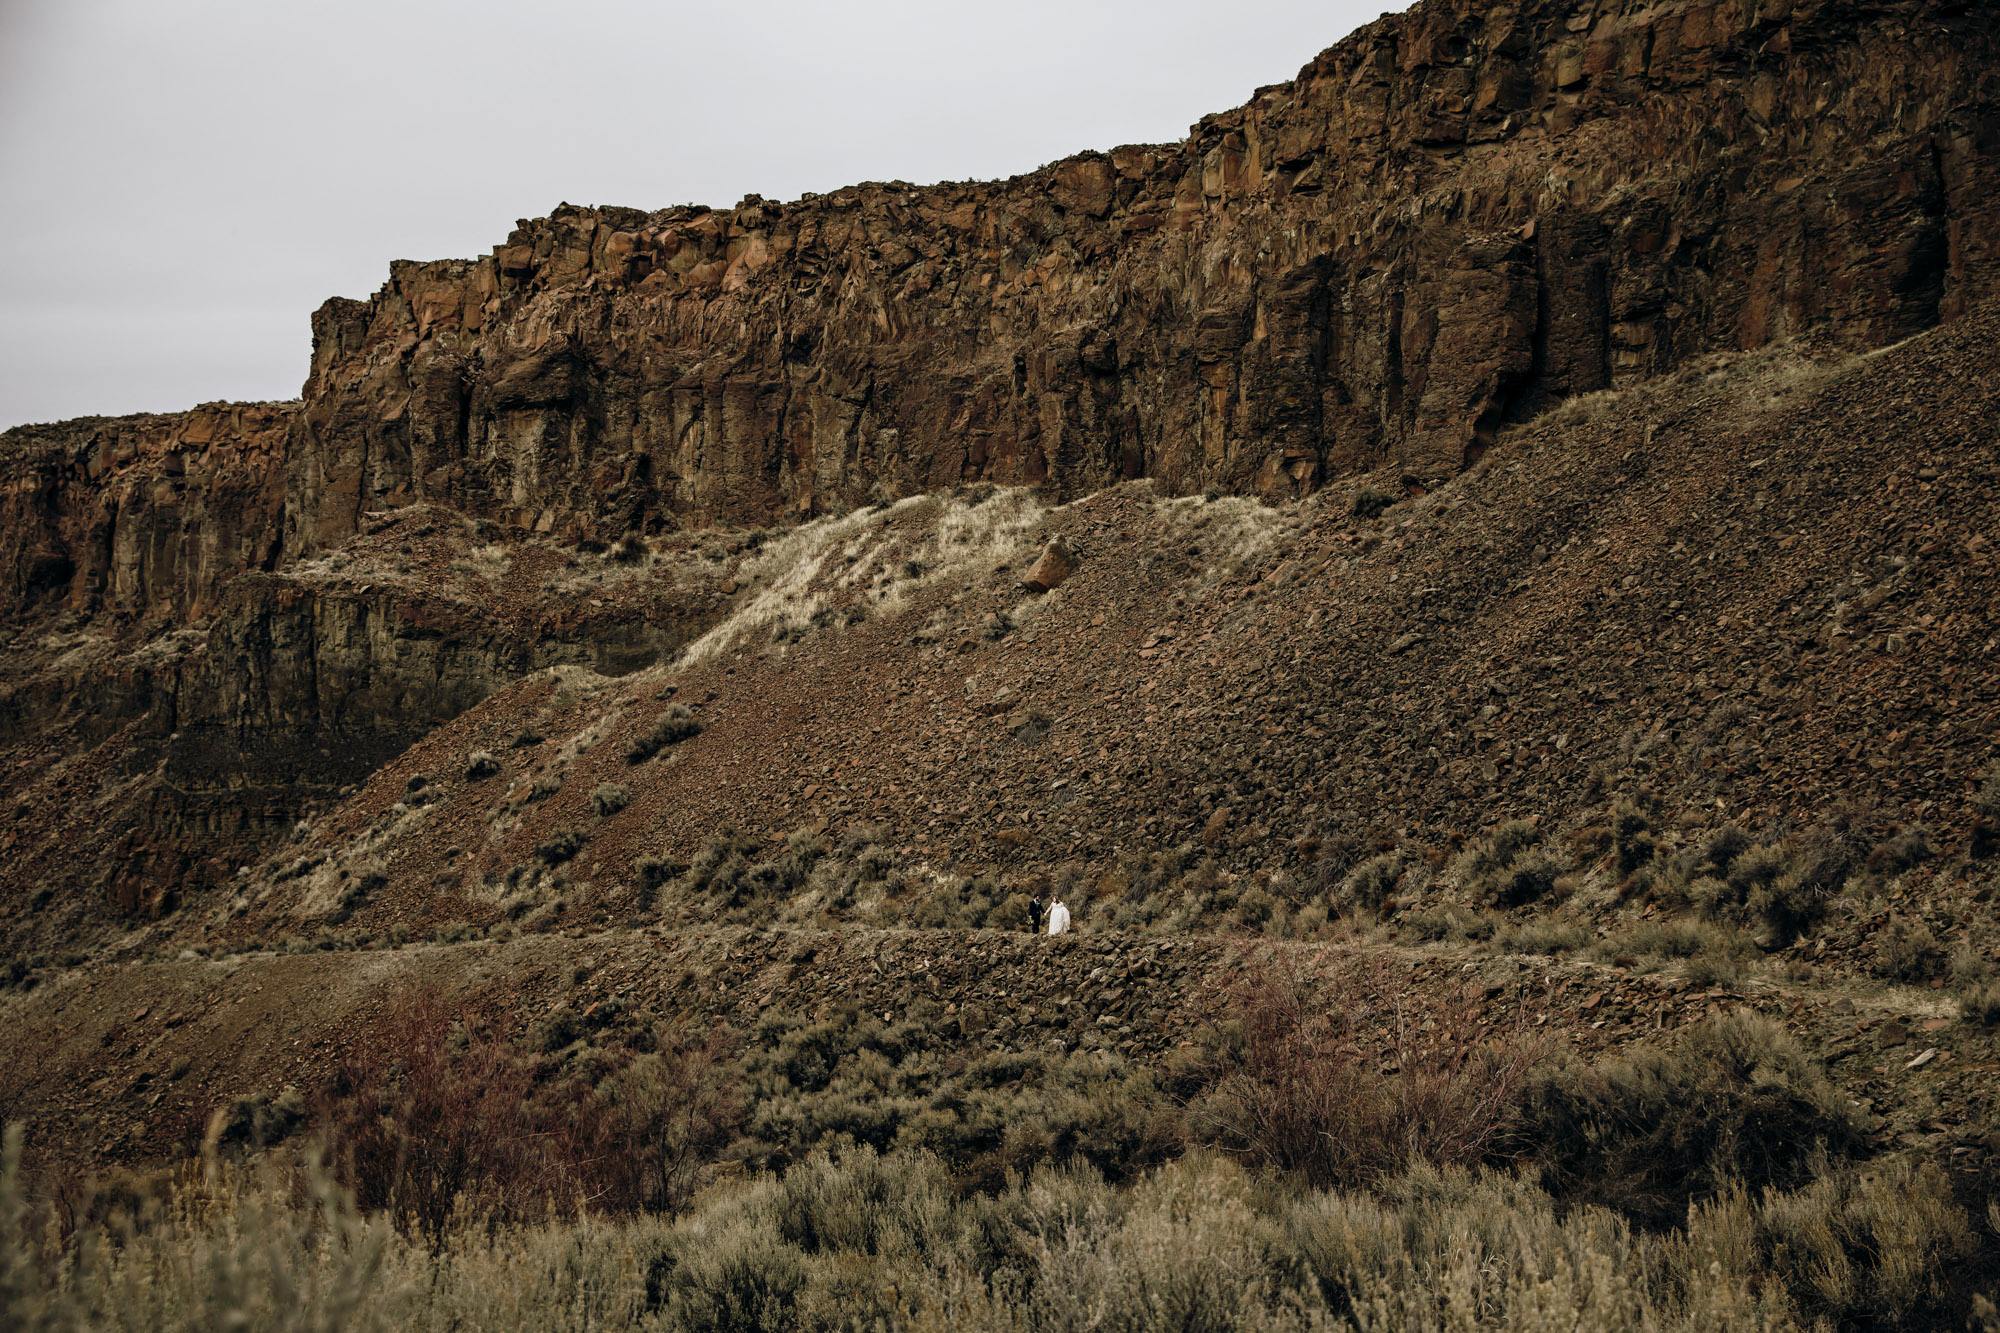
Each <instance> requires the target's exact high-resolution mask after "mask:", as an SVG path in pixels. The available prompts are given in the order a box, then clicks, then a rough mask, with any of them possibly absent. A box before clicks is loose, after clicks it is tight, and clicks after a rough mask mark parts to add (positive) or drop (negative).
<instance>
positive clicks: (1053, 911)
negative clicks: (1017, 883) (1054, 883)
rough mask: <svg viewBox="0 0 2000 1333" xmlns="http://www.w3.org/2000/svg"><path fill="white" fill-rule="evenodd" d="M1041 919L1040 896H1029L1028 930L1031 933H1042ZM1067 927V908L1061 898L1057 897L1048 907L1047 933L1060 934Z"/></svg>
mask: <svg viewBox="0 0 2000 1333" xmlns="http://www.w3.org/2000/svg"><path fill="white" fill-rule="evenodd" d="M1042 920H1043V917H1042V900H1041V899H1040V898H1030V899H1029V900H1028V930H1029V932H1030V933H1031V934H1035V935H1039V934H1041V933H1042ZM1068 929H1069V908H1067V907H1065V906H1064V905H1063V900H1062V899H1060V898H1057V899H1056V900H1055V901H1054V902H1051V903H1050V904H1049V907H1048V931H1049V934H1051V935H1060V934H1062V933H1063V932H1064V931H1065V930H1068Z"/></svg>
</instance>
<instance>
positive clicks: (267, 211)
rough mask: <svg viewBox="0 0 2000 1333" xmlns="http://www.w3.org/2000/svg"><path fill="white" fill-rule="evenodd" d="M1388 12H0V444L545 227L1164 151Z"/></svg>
mask: <svg viewBox="0 0 2000 1333" xmlns="http://www.w3.org/2000/svg"><path fill="white" fill-rule="evenodd" d="M1400 7H1401V5H1400V4H1398V3H1396V0H1359V2H1356V0H1319V2H1318V3H1306V2H1305V0H1230V2H1229V3H1218V0H1143V2H1141V0H1118V2H1117V3H1112V2H1111V0H1012V3H997V4H996V3H982V4H977V5H974V4H966V3H961V2H960V0H822V2H821V3H806V2H804V0H729V2H728V3H714V2H713V0H711V3H706V4H700V5H696V4H689V3H680V2H679V0H670V2H669V0H662V2H660V3H651V4H648V3H642V2H641V0H563V2H562V3H536V2H532V0H459V2H456V3H454V2H453V0H337V2H333V0H326V2H322V0H0V428H5V427H7V426H11V425H16V424H18V423H20V422H24V421H48V420H54V419H58V418H62V417H70V416H81V415H85V414H91V413H120V412H136V411H172V410H177V409H180V408H185V407H189V406H192V405H193V404H195V403H198V402H207V401H211V400H214V399H218V398H237V399H259V398H289V397H292V396H294V395H296V394H297V393H298V391H299V386H300V384H301V383H302V382H303V381H304V379H305V373H306V362H307V357H308V354H309V351H310V347H311V330H310V324H309V316H310V314H311V312H312V310H313V308H314V307H316V306H317V305H318V304H319V303H320V302H321V301H322V300H324V299H325V298H326V297H328V296H334V295H340V296H354V297H365V296H367V295H368V294H370V293H371V292H373V291H374V290H375V289H376V288H377V287H379V286H380V285H381V283H382V281H383V280H384V278H386V276H387V274H388V265H389V261H390V260H391V259H440V258H447V257H452V256H462V257H469V256H473V255H478V254H483V253H485V252H486V251H487V250H489V249H490V248H491V247H492V246H493V245H495V244H497V243H499V242H500V241H502V240H504V239H505V238H506V235H507V232H508V231H509V229H510V228H511V227H512V226H513V224H514V220H515V219H516V218H522V217H534V216H540V215H542V214H545V213H547V212H548V211H549V210H550V209H551V208H553V207H554V206H555V205H556V204H557V203H559V202H562V201H564V200H568V201H569V202H572V203H580V204H629V205H632V206H635V207H640V208H658V207H663V206H665V205H669V204H678V203H704V204H710V205H715V206H726V205H730V204H734V203H735V202H736V201H737V200H739V199H741V198H742V197H743V196H744V195H745V194H748V193H753V192H754V193H757V194H761V195H764V196H765V197H767V198H772V199H794V198H797V197H798V196H799V194H801V193H802V192H804V191H808V190H812V191H820V192H824V191H827V190H831V189H834V188H837V187H839V186H841V185H845V184H850V183H853V182H855V181H862V180H908V181H913V182H917V183H920V184H924V183H929V182H932V181H937V180H965V179H991V178H995V177H1004V176H1008V175H1012V174H1014V173H1017V172H1022V171H1030V170H1033V169H1034V168H1035V167H1037V166H1040V165H1041V164H1042V163H1044V162H1049V161H1053V160H1055V159H1056V158H1059V157H1063V156H1065V155H1067V154H1069V153H1073V152H1077V151H1079V150H1081V149H1085V148H1111V147H1115V146H1117V145H1118V144H1122V143H1156V142H1170V141H1177V140H1179V139H1181V138H1182V137H1183V136H1185V134H1186V133H1187V129H1188V126H1189V125H1190V124H1192V123H1193V122H1194V121H1195V120H1197V119H1198V118H1200V117H1201V116H1202V115H1203V114H1205V113H1207V112H1211V111H1221V110H1225V109H1227V108H1229V107H1232V106H1235V105H1238V104H1240V103H1241V102H1243V101H1245V100H1246V99H1247V98H1248V97H1249V95H1250V93H1251V92H1252V91H1253V90H1254V89H1256V88H1257V87H1259V86H1260V85H1263V84H1269V83H1278V82H1282V81H1283V80H1286V79H1289V78H1291V77H1292V76H1293V75H1294V74H1296V73H1297V72H1298V70H1299V68H1300V66H1302V65H1304V64H1305V63H1306V62H1307V61H1308V60H1310V59H1311V58H1312V57H1313V56H1314V55H1315V54H1317V53H1318V52H1319V51H1320V50H1322V49H1323V48H1325V47H1327V46H1331V45H1332V44H1333V43H1334V42H1336V41H1338V40H1339V39H1340V38H1341V37H1343V36H1345V35H1346V34H1347V33H1348V32H1350V31H1352V30H1353V29H1354V28H1356V27H1357V26H1359V25H1360V24H1362V23H1365V22H1368V21H1369V20H1371V19H1373V18H1374V17H1376V15H1378V14H1379V13H1381V12H1382V11H1383V10H1384V9H1389V8H1400Z"/></svg>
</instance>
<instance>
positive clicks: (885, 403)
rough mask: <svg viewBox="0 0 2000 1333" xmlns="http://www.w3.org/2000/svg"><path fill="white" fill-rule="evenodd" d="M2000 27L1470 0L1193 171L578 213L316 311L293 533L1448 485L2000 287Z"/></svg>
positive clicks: (1295, 85)
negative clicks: (1001, 492)
mask: <svg viewBox="0 0 2000 1333" xmlns="http://www.w3.org/2000/svg"><path fill="white" fill-rule="evenodd" d="M1996 31H2000V23H1996V21H1995V19H1994V18H1993V17H1992V16H1991V15H1990V13H1988V12H1985V11H1983V10H1982V9H1981V8H1979V7H1974V6H1967V5H1964V4H1947V3H1937V2H1924V3H1917V2H1912V3H1902V4H1868V5H1860V4H1854V3H1811V2H1810V0H1722V2H1721V3H1664V4H1663V3H1640V0H1544V2H1541V3H1534V2H1530V3H1523V4H1518V5H1514V4H1495V3H1491V2H1490V0H1483V2H1480V3H1472V2H1471V0H1458V2H1457V3H1442V2H1435V0H1434V2H1433V3H1428V4H1423V5H1420V6H1418V7H1416V8H1415V9H1413V10H1412V11H1410V12H1409V13H1407V14H1404V15H1400V16H1393V17H1388V18H1384V19H1382V20H1380V21H1378V22H1377V23H1375V24H1373V25H1371V26H1369V27H1367V28H1365V29H1363V30H1361V31H1360V32H1358V33H1356V34H1355V35H1354V36H1352V37H1350V38H1349V39H1347V40H1346V41H1344V42H1342V43H1340V44H1339V45H1338V46H1335V47H1334V48H1332V49H1331V50H1328V51H1327V52H1325V53H1324V54H1323V55H1322V56H1320V57H1319V58H1318V59H1317V60H1316V61H1314V62H1313V63H1312V64H1311V65H1309V66H1308V67H1307V68H1306V69H1305V70H1303V71H1302V72H1301V73H1300V75H1299V77H1298V78H1297V79H1296V80H1294V81H1293V82H1291V83H1288V84H1283V85H1279V86H1277V87H1273V88H1267V89H1264V90H1262V91H1261V92H1259V93H1258V94H1257V96H1256V97H1255V99H1254V100H1252V101H1251V102H1250V103H1249V104H1248V105H1247V106H1244V107H1241V108H1239V109H1237V110H1235V111H1231V112H1228V113H1226V114H1223V115H1218V116H1211V117H1208V118H1206V119H1204V120H1203V121H1202V122H1201V123H1200V124H1199V125H1198V126H1196V127H1195V129H1194V131H1193V133H1192V134H1191V136H1190V137H1189V138H1188V140H1187V141H1186V142H1184V143H1182V144H1179V145H1175V146H1166V147H1128V148H1120V149H1116V150H1114V151H1112V152H1109V153H1092V154H1085V155H1082V156H1079V157H1076V158H1073V159H1070V160H1067V161H1064V162H1061V163H1057V164H1055V165H1053V166H1050V167H1047V168H1044V169H1042V170H1040V171H1038V172H1036V173H1034V174H1032V175H1028V176H1023V177H1019V178H1016V179H1014V180H1010V181H1006V182H1002V183H998V184H989V185H955V184H945V185H937V186H931V187H926V188H915V187H911V186H906V185H900V184H890V185H863V186H856V187H854V188H851V189H843V190H840V191H837V192H835V193H833V194H830V195H827V196H824V197H808V198H806V199H803V200H800V201H798V202H795V203H790V204H774V203H769V202H765V201H762V200H759V199H755V198H752V199H750V200H746V201H745V202H744V203H742V204H741V205H739V206H738V207H736V208H734V209H729V210H720V211H710V210H701V209H687V208H683V209H671V210H665V211H661V212H652V213H644V212H638V211H635V210H628V209H617V208H574V207H569V206H564V207H563V208H560V209H558V210H556V212H555V213H554V214H553V215H552V216H551V217H548V218H545V219H541V220H537V221H533V222H524V223H522V224H521V226H520V227H519V228H518V229H517V230H516V231H515V232H514V233H513V234H512V235H511V236H510V237H509V238H508V241H507V243H506V244H505V245H503V246H500V247H498V248H497V249H496V251H495V252H494V253H493V254H492V255H491V256H489V257H487V258H484V259H480V260H477V261H465V262H458V261H454V262H446V263H434V264H398V265H396V266H395V267H394V268H393V270H392V273H391V277H390V281H389V283H388V285H387V286H385V287H384V288H383V289H382V290H381V291H380V292H379V293H378V294H377V295H376V296H375V297H374V298H372V299H371V300H369V301H367V302H357V301H346V300H337V301H332V302H329V303H328V304H327V305H326V306H324V307H323V308H322V309H321V310H320V311H319V312H318V314H317V315H316V316H315V319H314V332H315V342H316V350H315V354H314V358H313V366H312V374H311V378H310V380H309V382H308V384H307V386H306V392H305V398H306V405H305V407H304V409H303V411H302V412H301V413H300V414H299V416H298V418H297V421H296V424H295V427H294V437H293V441H292V445H291V467H290V471H289V476H288V500H289V504H288V508H287V522H288V534H287V541H288V543H289V544H290V545H291V547H293V548H294V549H312V548H315V547H318V546H323V545H325V544H328V543H332V542H337V541H339V540H340V539H341V538H342V536H343V535H344V534H345V533H346V532H348V531H350V530H351V529H352V525H353V524H354V523H355V521H356V518H357V515H359V514H361V513H364V512H366V511H367V510H368V509H370V508H372V507H376V506H381V505H393V504H397V503H401V502H404V501H407V500H411V499H420V498H430V499H437V500H443V501H447V502H449V503H452V504H454V505H461V506H465V507H468V508H472V509H475V510H478V511H480V512H484V513H489V514H493V515H496V516H501V517H506V518H509V519H511V520H513V521H516V522H519V523H522V524H527V525H540V526H543V527H545V528H549V527H554V528H558V529H574V530H576V531H580V532H581V531H593V532H595V533H597V534H599V535H601V536H602V535H612V536H615V535H616V534H617V533H618V532H619V531H622V530H623V529H624V528H625V527H627V526H631V525H642V524H647V523H657V522H663V521H668V520H672V521H687V522H696V523H714V522H728V523H743V524H764V523H769V522H772V521H774V520H778V519H782V518H786V517H793V516H802V515H808V514H812V513H816V512H821V511H824V510H828V509H841V508H844V507H847V506H851V505H853V504H854V503H856V502H858V501H861V500H863V499H866V498H867V497H869V496H870V495H871V494H877V493H889V494H900V493H909V492H914V491H920V490H924V489H928V488H933V487H937V486H941V485H950V484H954V483H958V482H961V481H968V480H974V479H990V480H994V481H1000V482H1046V483H1049V484H1051V485H1053V486H1054V487H1055V488H1056V489H1057V490H1058V491H1059V492H1061V493H1063V494H1075V493H1078V492H1083V491H1087V490H1090V489H1093V488H1096V487H1100V486H1102V485H1104V484H1106V483H1109V482H1112V481H1116V480H1118V479H1121V478H1128V477H1134V476H1152V477H1157V478H1159V479H1161V481H1162V482H1163V483H1164V484H1165V485H1166V486H1168V487H1169V488H1172V489H1177V490H1199V489H1202V488H1204V487H1207V486H1211V485H1213V486H1219V487H1222V488H1223V489H1225V490H1232V491H1255V492H1257V493H1261V494H1265V495H1271V496H1282V495H1288V494H1293V493H1296V492H1298V491H1301V490H1305V489H1309V488H1311V487H1313V486H1314V485H1316V484H1318V483H1319V482H1320V481H1321V480H1322V479H1324V478H1326V477H1328V476H1329V475H1335V474H1338V473H1340V472H1343V471H1350V470H1353V469H1356V468H1368V467H1375V466H1379V465H1381V464H1382V463H1383V462H1384V461H1385V460H1386V461H1392V462H1393V463H1394V464H1395V465H1396V466H1397V468H1398V469H1399V470H1400V472H1401V473H1402V474H1404V475H1405V476H1406V477H1407V478H1408V479H1409V480H1410V481H1411V482H1412V483H1413V484H1424V483H1428V482H1432V481H1435V480H1436V479H1438V478H1440V477H1442V476H1445V475H1449V474H1450V473H1451V472H1453V471H1455V470H1457V469H1458V468H1461V467H1463V466H1464V465H1465V463H1466V462H1467V461H1468V459H1469V458H1472V457H1475V456H1476V455H1477V454H1478V453H1479V452H1480V451H1481V450H1482V449H1483V448H1484V446H1485V444H1486V442H1487V441H1488V440H1490V438H1491V436H1492V433H1493V431H1494V430H1495V429H1496V428H1497V427H1498V426H1499V425H1501V424H1503V423H1505V422H1506V421H1508V420H1510V419H1518V418H1522V417H1525V416H1528V415H1532V414H1533V413H1535V412H1537V411H1538V410H1540V409H1542V408H1545V407H1547V406H1549V405H1550V404H1552V403H1554V402H1556V401H1559V400H1561V399H1563V398H1565V397H1568V396H1571V395H1574V394H1579V393H1585V392H1589V391H1591V390H1595V389H1601V388H1606V387H1611V386H1617V385H1624V384H1629V383H1631V382H1632V381H1634V380H1636V379H1640V378H1644V377H1647V376H1652V375H1655V374H1658V373H1660V372H1662V371H1664V370H1667V369H1669V368H1672V367H1674V366H1676V365H1678V364H1681V363H1683V362H1685V361H1686V360H1688V359H1689V358H1690V357H1695V356H1699V355H1702V354H1705V353H1708V352H1712V351H1716V350H1734V349H1742V348H1751V347H1756V346H1759V345H1761V344H1764V343H1766V342H1769V341H1771V340H1773V339H1777V338H1783V337H1787V336H1791V335H1796V334H1805V333H1814V332H1817V333H1821V334H1824V335H1825V336H1827V337H1829V338H1832V339H1835V340H1838V341H1840V342H1843V343H1847V344H1850V345H1853V346H1856V347H1869V346H1877V345H1881V344H1885V343H1888V342H1893V341H1895V340H1897V339H1899V338H1902V337H1904V336H1907V335H1908V334H1910V333H1913V332H1915V331H1917V330H1919V329H1922V328H1926V327H1929V326H1931V325H1933V324H1935V323H1936V322H1938V321H1939V320H1940V319H1945V318H1949V317H1951V316H1952V315H1953V314H1954V313H1956V312H1958V311H1960V310H1962V309H1964V308H1965V306H1966V305H1967V303H1968V302H1971V301H1974V300H1977V299H1979V298H1980V297H1981V296H1983V295H1985V294H1987V293H1990V292H1991V291H1992V290H1993V289H1994V287H1995V284H1996V281H2000V278H1996V270H1995V263H1994V258H1995V257H1994V253H1993V251H1994V245H1995V238H1996V234H2000V217H1996V214H1995V208H1996V197H1995V175H1994V160H1993V150H1994V147H1995V144H1996V140H2000V113H1996V98H1995V94H1996V62H1995V59H1994V57H1995V54H1996V50H1995V34H1996Z"/></svg>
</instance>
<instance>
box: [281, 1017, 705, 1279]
mask: <svg viewBox="0 0 2000 1333" xmlns="http://www.w3.org/2000/svg"><path fill="white" fill-rule="evenodd" d="M378 1031H379V1034H380V1036H379V1039H380V1043H381V1044H380V1046H379V1047H378V1048H376V1050H377V1052H379V1053H363V1054H357V1055H355V1056H353V1057H350V1058H349V1059H348V1060H347V1061H346V1062H344V1063H343V1064H342V1065H341V1066H340V1067H339V1068H338V1070H337V1071H336V1074H335V1076H334V1078H333V1080H332V1081H331V1082H330V1083H329V1084H328V1085H327V1086H326V1087H325V1088H324V1089H323V1090H322V1091H321V1093H320V1095H319V1096H318V1097H317V1098H316V1099H315V1102H314V1105H313V1108H312V1109H313V1118H314V1120H315V1121H316V1122H317V1125H318V1127H319V1129H320V1132H321V1134H322V1135H323V1136H324V1137H325V1138H326V1139H327V1141H328V1144H329V1148H330V1157H331V1158H332V1160H333V1162H334V1164H335V1169H336V1170H337V1171H338V1172H339V1173H340V1174H341V1176H342V1178H343V1180H344V1182H345V1183H346V1184H347V1185H348V1186H349V1187H350V1188H352V1189H353V1190H354V1192H355V1197H356V1200H357V1202H359V1203H360V1205H361V1206H362V1207H364V1208H370V1209H381V1210H385V1211H387V1212H388V1213H389V1214H390V1215H391V1216H393V1217H394V1218H395V1219H396V1221H397V1223H398V1224H399V1225H401V1226H403V1227H404V1228H406V1229H407V1230H410V1231H412V1232H415V1233H418V1234H421V1235H423V1236H425V1237H427V1238H429V1239H430V1240H431V1241H432V1242H433V1243H438V1242H439V1241H441V1240H442V1238H443V1235H444V1232H445V1230H446V1228H447V1227H448V1226H449V1225H450V1223H451V1220H452V1218H453V1217H454V1216H455V1215H457V1214H458V1213H459V1212H460V1211H461V1210H462V1209H464V1208H466V1207H467V1206H474V1207H477V1208H479V1209H481V1210H483V1211H484V1212H486V1213H487V1214H488V1215H490V1216H492V1217H494V1218H496V1219H501V1218H524V1217H539V1216H547V1215H551V1214H554V1215H563V1216H566V1215H569V1214H571V1213H573V1212H576V1211H578V1210H581V1209H585V1208H599V1209H604V1210H607V1211H671V1210H674V1209H677V1208H678V1207H680V1206H681V1205H682V1204H683V1203H685V1201H686V1199H687V1197H688V1195H689V1194H690V1193H691V1192H692V1188H693V1185H694V1183H695V1181H696V1179H697V1176H698V1173H699V1172H700V1170H701V1168H702V1167H703V1165H704V1164H706V1163H707V1162H708V1161H709V1160H711V1158H712V1157H713V1155H714V1152H715V1151H716V1150H717V1149H718V1148H720V1147H721V1146H722V1145H723V1144H725V1143H727V1142H728V1141H729V1139H730V1138H732V1137H733V1136H734V1134H735V1131H736V1129H737V1127H738V1126H739V1124H740V1123H741V1118H742V1112H741V1109H740V1103H739V1098H738V1094H737V1088H738V1085H739V1079H740V1076H739V1074H738V1072H737V1069H736V1067H735V1066H734V1065H733V1064H731V1063H729V1062H728V1060H727V1059H726V1057H727V1055H728V1053H729V1052H728V1043H727V1040H726V1034H725V1033H724V1032H723V1031H721V1030H718V1031H717V1032H715V1033H712V1034H709V1035H707V1036H705V1037H703V1038H700V1039H696V1040H690V1041H675V1040H671V1039H669V1040H664V1041H661V1042H659V1043H658V1047H659V1049H657V1050H655V1051H653V1052H650V1053H646V1054H635V1053H634V1052H632V1051H630V1050H625V1049H619V1050H615V1051H611V1052H606V1053H600V1055H601V1062H600V1064H599V1068H600V1069H602V1070H603V1071H604V1072H603V1074H602V1076H601V1077H600V1078H599V1079H598V1080H597V1082H596V1083H595V1084H594V1085H593V1083H592V1082H591V1081H589V1080H587V1079H584V1078H578V1077H557V1074H558V1071H559V1068H560V1067H559V1065H558V1064H557V1063H556V1062H553V1061H546V1060H540V1059H537V1058H536V1057H535V1056H533V1055H531V1054H528V1053H526V1052H524V1051H521V1050H519V1049H517V1048H516V1047H515V1046H514V1045H513V1044H511V1043H509V1042H507V1041H504V1040H502V1039H500V1038H497V1037H494V1036H490V1035H478V1034H474V1033H472V1032H469V1031H468V1030H467V1029H466V1028H465V1027H463V1026H461V1025H459V1024H457V1023H455V1022H454V1021H453V1020H452V1017H451V1014H450V1013H449V1012H448V1011H447V1010H446V1009H445V1007H444V1006H443V1005H442V1004H441V1003H440V1002H439V1001H438V999H437V997H436V996H434V995H432V994H429V993H428V992H422V991H418V992H412V993H410V994H408V995H405V996H404V997H403V998H402V999H401V1000H400V1001H398V1002H397V1003H396V1004H395V1005H394V1006H393V1007H392V1009H391V1011H390V1013H389V1014H388V1015H387V1016H386V1018H385V1019H384V1021H383V1023H382V1024H381V1026H380V1028H379V1029H378Z"/></svg>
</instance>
